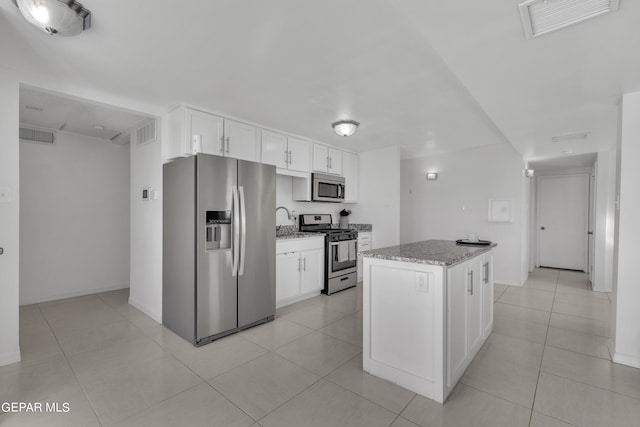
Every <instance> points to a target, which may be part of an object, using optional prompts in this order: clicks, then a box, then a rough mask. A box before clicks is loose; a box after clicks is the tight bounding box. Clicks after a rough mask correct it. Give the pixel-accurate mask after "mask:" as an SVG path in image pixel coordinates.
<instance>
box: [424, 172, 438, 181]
mask: <svg viewBox="0 0 640 427" xmlns="http://www.w3.org/2000/svg"><path fill="white" fill-rule="evenodd" d="M436 179H438V174H437V173H436V172H427V181H435V180H436Z"/></svg>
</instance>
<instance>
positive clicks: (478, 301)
mask: <svg viewBox="0 0 640 427" xmlns="http://www.w3.org/2000/svg"><path fill="white" fill-rule="evenodd" d="M482 260H483V257H482V256H477V257H475V258H472V259H471V260H469V267H468V269H469V274H468V275H467V285H468V288H467V289H468V298H469V357H470V358H473V357H474V356H475V354H476V353H477V351H478V350H480V347H481V346H482V337H483V333H484V327H483V323H482V302H483V301H482Z"/></svg>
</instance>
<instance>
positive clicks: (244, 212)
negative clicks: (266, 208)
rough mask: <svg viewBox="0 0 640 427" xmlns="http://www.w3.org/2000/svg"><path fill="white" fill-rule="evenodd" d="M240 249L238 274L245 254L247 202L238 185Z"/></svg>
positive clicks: (241, 268) (242, 266) (242, 269)
mask: <svg viewBox="0 0 640 427" xmlns="http://www.w3.org/2000/svg"><path fill="white" fill-rule="evenodd" d="M239 188H240V206H241V207H240V215H241V217H240V224H241V225H240V227H241V230H242V231H241V232H240V239H241V242H240V250H241V251H242V255H240V272H239V273H238V275H239V276H242V275H244V259H245V258H246V255H247V204H246V202H245V199H244V187H243V186H240V187H239Z"/></svg>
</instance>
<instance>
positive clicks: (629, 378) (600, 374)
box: [542, 347, 640, 399]
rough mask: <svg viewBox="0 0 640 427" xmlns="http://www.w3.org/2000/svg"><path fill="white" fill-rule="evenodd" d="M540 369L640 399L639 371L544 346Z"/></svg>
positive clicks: (596, 358)
mask: <svg viewBox="0 0 640 427" xmlns="http://www.w3.org/2000/svg"><path fill="white" fill-rule="evenodd" d="M542 370H543V371H545V372H549V373H552V374H555V375H558V376H561V377H566V378H569V379H572V380H575V381H579V382H583V383H587V384H591V385H593V386H596V387H601V388H605V389H607V390H611V391H615V392H617V393H621V394H626V395H628V396H631V397H636V398H638V399H640V369H636V368H631V367H629V366H625V365H620V364H617V363H613V362H610V361H608V360H604V359H601V358H598V357H593V356H587V355H584V354H580V353H575V352H572V351H566V350H561V349H557V348H553V347H547V348H546V349H545V352H544V358H543V360H542Z"/></svg>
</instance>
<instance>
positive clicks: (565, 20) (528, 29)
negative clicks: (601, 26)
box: [519, 0, 620, 39]
mask: <svg viewBox="0 0 640 427" xmlns="http://www.w3.org/2000/svg"><path fill="white" fill-rule="evenodd" d="M619 5H620V0H527V1H524V2H522V3H520V5H519V8H520V17H521V19H522V25H523V26H524V32H525V35H526V36H527V39H532V38H534V37H538V36H541V35H543V34H547V33H549V32H551V31H555V30H559V29H560V28H564V27H568V26H569V25H573V24H577V23H578V22H582V21H585V20H587V19H590V18H594V17H596V16H598V15H602V14H603V13H608V12H612V11H614V10H618V7H619Z"/></svg>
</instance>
